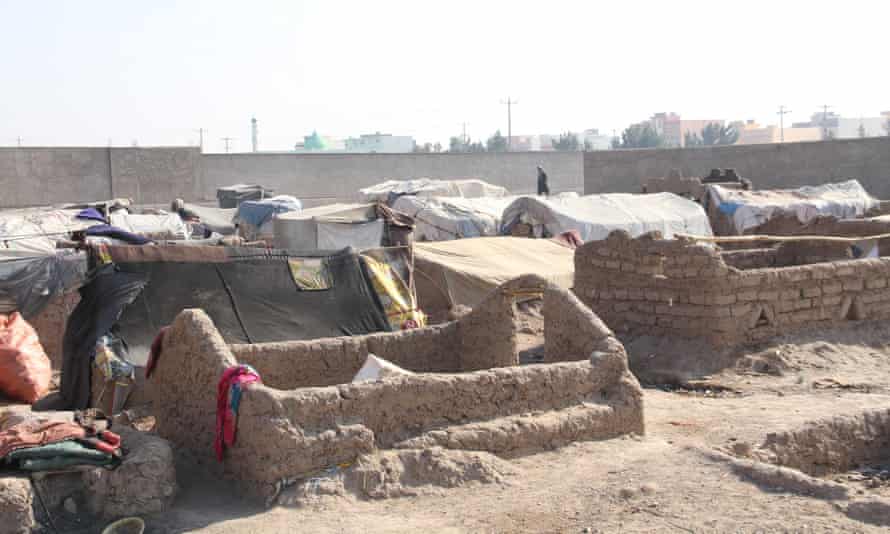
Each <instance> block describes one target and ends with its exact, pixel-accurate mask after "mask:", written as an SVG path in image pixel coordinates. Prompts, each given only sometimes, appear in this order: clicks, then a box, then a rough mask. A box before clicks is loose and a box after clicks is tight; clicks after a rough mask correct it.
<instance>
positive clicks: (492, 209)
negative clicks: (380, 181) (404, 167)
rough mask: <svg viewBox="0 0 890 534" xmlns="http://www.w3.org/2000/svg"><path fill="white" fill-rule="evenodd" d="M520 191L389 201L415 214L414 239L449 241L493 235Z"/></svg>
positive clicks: (559, 197)
mask: <svg viewBox="0 0 890 534" xmlns="http://www.w3.org/2000/svg"><path fill="white" fill-rule="evenodd" d="M577 197H578V194H577V193H560V194H559V195H556V196H554V197H551V198H552V199H555V200H557V201H559V200H562V199H565V198H577ZM518 198H520V196H519V195H515V196H507V197H481V198H461V197H429V198H427V197H415V196H403V197H399V198H398V199H397V200H396V201H395V202H394V203H393V205H392V208H393V209H394V210H396V211H398V212H401V213H404V214H406V215H410V216H411V217H413V218H414V225H415V226H414V239H415V240H416V241H448V240H450V239H460V238H465V237H485V236H496V235H498V234H499V233H500V229H501V216H502V215H503V214H504V209H506V207H507V206H509V205H510V203H511V202H513V201H514V200H516V199H518Z"/></svg>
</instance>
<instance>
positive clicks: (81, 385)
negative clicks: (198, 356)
mask: <svg viewBox="0 0 890 534" xmlns="http://www.w3.org/2000/svg"><path fill="white" fill-rule="evenodd" d="M108 253H109V255H110V258H111V260H112V262H113V263H109V264H105V265H102V266H100V268H99V269H98V270H97V271H96V274H95V276H93V277H92V278H91V280H90V282H89V283H88V284H86V285H85V286H83V287H82V288H81V290H80V293H81V300H80V302H79V303H78V305H77V307H76V308H75V309H74V311H73V312H72V314H71V317H70V318H69V320H68V325H67V328H66V331H65V338H64V343H63V352H64V360H63V365H62V385H61V392H62V396H63V399H64V400H65V402H66V404H67V405H69V406H71V407H74V408H83V407H85V405H86V404H87V403H89V397H90V382H91V378H90V376H91V367H90V361H91V359H92V356H93V354H94V353H95V351H96V343H97V340H98V339H99V338H100V337H102V336H103V335H106V334H108V333H109V332H113V333H114V334H115V335H117V336H119V337H120V338H121V339H123V340H124V341H125V342H126V343H127V344H128V346H129V359H130V361H131V362H133V363H135V364H137V365H144V364H145V362H146V360H147V357H148V353H149V348H150V346H151V343H152V341H153V340H154V338H155V336H156V335H157V333H158V331H159V329H160V328H161V327H163V326H165V325H168V324H170V323H171V322H172V321H173V319H174V318H175V317H176V315H177V314H178V313H179V312H180V311H182V310H183V309H186V308H202V309H204V311H205V312H207V314H208V315H209V316H210V318H211V319H213V322H214V324H215V325H216V327H217V328H218V329H219V331H220V332H221V333H222V335H223V338H224V339H225V340H226V342H228V343H260V342H271V341H284V340H293V339H314V338H321V337H332V336H342V335H355V334H366V333H370V332H378V331H387V330H389V329H390V326H389V323H388V322H387V317H386V315H385V313H384V309H383V306H382V305H381V303H380V300H379V298H378V297H377V295H376V293H375V292H374V289H373V287H372V285H371V282H370V280H369V278H368V276H367V275H366V272H365V269H364V267H363V265H362V263H361V261H360V259H359V256H358V255H357V254H356V253H355V252H354V251H351V250H345V251H341V252H337V253H333V254H324V255H322V254H318V255H301V256H300V257H296V256H292V255H288V254H286V253H283V252H280V251H266V250H259V249H247V248H228V247H178V246H152V247H108Z"/></svg>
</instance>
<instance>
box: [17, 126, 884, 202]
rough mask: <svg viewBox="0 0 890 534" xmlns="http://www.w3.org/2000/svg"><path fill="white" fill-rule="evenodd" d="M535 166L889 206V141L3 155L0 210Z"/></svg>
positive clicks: (532, 180)
mask: <svg viewBox="0 0 890 534" xmlns="http://www.w3.org/2000/svg"><path fill="white" fill-rule="evenodd" d="M539 164H541V165H543V166H544V168H545V169H547V172H548V174H549V176H550V187H551V190H552V191H554V192H561V191H576V192H579V193H580V192H584V193H586V194H593V193H611V192H639V191H640V190H641V188H642V185H643V184H644V183H645V181H646V180H647V179H648V178H653V177H661V176H665V175H666V174H667V173H668V172H669V171H670V170H671V169H672V168H678V169H681V170H682V171H683V173H684V174H685V175H687V176H701V175H703V174H706V173H707V172H708V171H709V170H710V169H711V168H715V167H719V168H726V167H732V168H735V169H736V170H737V171H738V172H739V174H741V175H742V176H744V177H746V178H750V179H751V180H752V181H753V182H754V187H755V188H757V189H767V188H790V187H799V186H801V185H818V184H822V183H826V182H837V181H841V180H846V179H850V178H855V179H858V180H859V181H861V182H862V184H863V185H864V186H865V187H866V189H868V190H869V191H870V192H871V193H872V194H874V195H875V196H877V197H880V198H890V137H886V138H871V139H843V140H835V141H824V142H809V143H785V144H770V145H735V146H728V147H702V148H689V149H659V150H600V151H594V152H510V153H503V152H499V153H480V154H450V153H439V154H294V153H246V154H202V153H201V152H200V150H199V149H198V148H197V147H153V148H136V147H70V148H68V147H38V148H31V147H22V148H17V147H4V148H0V187H2V188H3V191H4V194H3V195H2V196H0V208H9V207H23V206H35V205H47V204H59V203H64V202H80V201H87V200H102V199H106V198H110V197H113V196H118V197H122V196H125V197H131V198H133V199H134V200H135V201H136V202H137V203H140V204H166V203H168V202H170V201H171V200H173V199H174V198H176V197H180V198H183V199H185V200H187V201H193V202H194V201H214V200H215V198H216V197H215V192H216V189H217V188H218V187H219V186H223V185H231V184H235V183H244V182H257V183H261V184H263V185H266V186H269V187H273V188H275V189H276V190H277V191H278V192H279V193H286V194H291V195H295V196H297V197H300V198H301V199H303V200H304V201H305V204H306V205H307V206H313V205H317V204H320V203H328V202H331V201H334V200H351V199H354V198H355V196H356V193H357V191H358V190H359V189H361V188H362V187H366V186H369V185H372V184H375V183H378V182H381V181H383V180H387V179H398V180H404V179H409V178H422V177H426V178H440V179H455V178H480V179H483V180H486V181H488V182H491V183H493V184H496V185H501V186H504V187H506V188H507V189H509V190H510V191H511V192H514V193H520V194H521V193H533V192H535V188H536V174H535V166H536V165H539Z"/></svg>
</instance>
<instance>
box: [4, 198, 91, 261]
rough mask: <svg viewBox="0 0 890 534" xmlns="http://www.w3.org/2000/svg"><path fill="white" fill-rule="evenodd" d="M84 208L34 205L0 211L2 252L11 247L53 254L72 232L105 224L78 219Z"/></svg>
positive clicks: (18, 249) (13, 249) (23, 250)
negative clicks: (55, 207)
mask: <svg viewBox="0 0 890 534" xmlns="http://www.w3.org/2000/svg"><path fill="white" fill-rule="evenodd" d="M80 211H81V210H79V209H73V210H62V209H52V208H33V209H23V210H10V211H8V212H0V251H3V250H12V251H22V252H33V253H38V254H54V253H55V252H56V241H59V240H61V239H67V238H68V235H67V234H68V233H69V232H74V231H77V230H83V229H85V228H89V227H90V226H95V225H97V224H102V223H100V222H99V221H93V220H88V219H77V218H76V215H77V214H78V213H80Z"/></svg>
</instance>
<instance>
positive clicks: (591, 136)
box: [578, 128, 612, 150]
mask: <svg viewBox="0 0 890 534" xmlns="http://www.w3.org/2000/svg"><path fill="white" fill-rule="evenodd" d="M578 141H580V142H581V147H582V148H584V149H585V150H610V149H611V148H612V136H610V135H603V134H601V133H600V131H599V130H597V129H596V128H591V129H589V130H584V131H583V132H581V135H579V136H578Z"/></svg>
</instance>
